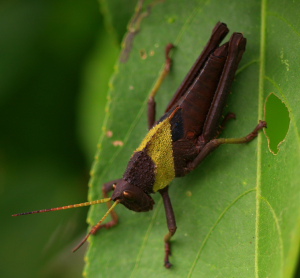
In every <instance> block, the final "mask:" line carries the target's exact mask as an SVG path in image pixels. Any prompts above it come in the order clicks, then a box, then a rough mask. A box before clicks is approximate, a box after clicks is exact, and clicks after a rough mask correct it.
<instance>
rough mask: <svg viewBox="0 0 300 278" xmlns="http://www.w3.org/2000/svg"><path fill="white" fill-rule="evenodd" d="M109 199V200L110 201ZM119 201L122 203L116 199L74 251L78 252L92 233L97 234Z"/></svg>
mask: <svg viewBox="0 0 300 278" xmlns="http://www.w3.org/2000/svg"><path fill="white" fill-rule="evenodd" d="M108 199H110V200H111V198H108ZM110 200H109V201H110ZM118 203H120V201H119V200H116V201H115V202H114V203H113V204H112V206H111V207H110V208H109V209H108V211H107V212H106V213H105V214H104V216H103V217H102V219H101V220H100V221H99V222H98V223H97V224H96V225H95V226H94V227H93V228H92V229H91V230H90V232H89V233H88V234H87V235H86V236H85V237H84V238H83V240H82V241H81V242H80V243H79V244H78V245H77V246H76V247H75V248H74V249H73V252H76V251H77V250H78V249H79V248H80V247H81V246H82V245H83V244H84V243H85V242H86V241H87V239H88V238H89V237H90V235H93V234H95V233H96V232H97V231H98V230H99V228H100V226H101V224H102V222H103V221H104V220H105V219H106V217H107V216H108V215H109V214H110V212H111V211H112V210H113V209H114V207H115V206H116V205H117V204H118Z"/></svg>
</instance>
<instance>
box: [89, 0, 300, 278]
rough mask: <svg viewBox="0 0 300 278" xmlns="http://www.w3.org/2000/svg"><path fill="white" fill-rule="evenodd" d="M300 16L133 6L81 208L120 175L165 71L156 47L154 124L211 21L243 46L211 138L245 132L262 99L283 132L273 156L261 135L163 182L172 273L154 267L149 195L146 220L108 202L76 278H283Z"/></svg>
mask: <svg viewBox="0 0 300 278" xmlns="http://www.w3.org/2000/svg"><path fill="white" fill-rule="evenodd" d="M299 10H300V3H299V2H297V1H278V0H276V1H272V2H271V1H270V2H268V3H267V1H247V2H245V1H228V0H225V1H222V2H220V1H196V0H192V1H146V2H145V3H144V6H143V9H142V10H141V11H140V13H139V14H138V15H136V18H137V19H138V20H137V21H135V22H138V24H136V25H135V26H134V28H133V29H132V30H133V31H131V33H130V34H129V35H128V36H127V39H125V41H124V42H125V46H124V48H123V53H122V55H121V60H122V62H118V64H117V67H116V72H115V75H114V77H113V80H112V82H111V86H110V87H111V89H110V91H109V102H108V106H107V109H106V120H105V123H104V127H103V134H102V136H101V138H100V142H99V145H98V153H97V155H96V160H95V163H94V166H93V169H92V179H91V182H90V187H91V188H90V194H89V199H91V200H94V199H99V198H101V188H102V184H103V183H105V182H107V181H110V180H114V179H117V178H120V177H122V175H123V172H124V170H125V169H126V165H127V163H128V160H129V158H130V156H131V155H132V153H133V151H134V150H135V149H136V148H137V146H138V145H139V143H140V142H141V141H142V139H143V137H144V136H145V135H146V133H147V116H146V115H147V99H148V96H149V93H150V91H151V88H152V87H153V85H154V83H155V81H156V80H157V78H158V76H159V73H160V71H161V70H162V68H163V66H164V49H165V46H166V45H167V44H168V43H170V42H172V43H174V44H175V45H176V49H175V50H174V51H173V52H172V58H173V59H174V63H173V67H172V71H171V73H170V75H169V76H168V77H167V79H166V80H165V82H164V83H163V85H162V87H161V89H160V91H159V93H158V95H157V98H156V100H157V103H158V113H157V114H158V116H161V115H162V113H163V111H164V108H165V107H166V105H167V104H168V101H169V100H170V99H171V97H172V96H173V94H174V92H175V91H176V89H177V87H178V86H179V85H180V83H181V82H182V80H183V78H184V76H185V74H186V73H187V72H188V70H189V69H190V67H191V66H192V64H193V63H194V61H195V60H196V58H197V57H198V56H199V54H200V53H201V51H202V49H203V47H204V45H205V44H206V42H207V41H208V39H209V37H210V34H211V31H212V29H213V27H214V26H215V24H216V22H218V21H222V22H225V23H227V25H228V27H229V28H230V30H231V31H235V32H243V34H244V35H245V37H246V38H247V40H248V44H247V50H246V53H245V55H244V57H243V59H242V62H241V64H240V67H239V70H238V73H237V76H236V80H235V83H234V85H233V87H232V92H233V93H232V95H231V96H230V100H229V102H228V106H229V107H228V110H229V111H232V112H234V113H236V115H237V120H236V121H233V122H230V123H229V124H228V127H227V129H226V130H225V131H224V132H223V134H222V137H241V136H245V135H246V134H248V133H249V132H250V131H252V129H253V128H254V127H255V125H256V124H257V123H258V120H259V119H263V118H264V102H265V99H266V98H267V96H268V95H269V94H270V93H271V92H273V93H276V94H277V96H279V97H280V98H281V100H282V101H283V102H284V103H285V105H286V106H287V108H288V111H289V117H290V126H289V129H288V132H287V135H286V138H285V140H284V142H283V143H282V144H281V147H280V151H279V153H278V154H277V155H274V154H272V153H271V152H270V151H269V149H268V142H267V137H266V136H265V134H264V133H261V134H260V136H259V138H258V139H256V140H254V141H253V142H251V143H250V144H247V145H226V146H222V147H220V148H219V149H218V150H217V151H215V152H214V153H213V154H211V155H210V156H209V157H208V158H207V159H206V160H205V161H204V162H203V163H202V164H201V166H200V167H199V168H198V169H196V170H195V171H194V172H192V173H191V174H189V175H188V176H186V177H184V178H181V179H176V180H175V181H174V182H173V183H172V185H171V186H170V197H171V200H172V203H173V207H174V211H175V215H176V220H177V226H178V229H177V232H176V234H175V236H174V238H173V240H172V243H173V245H172V248H173V252H172V257H171V260H172V263H173V264H174V266H173V268H172V269H171V270H166V269H165V268H164V267H163V258H164V249H163V248H164V243H163V237H164V235H165V234H166V233H167V226H166V221H165V215H164V208H163V205H162V201H161V198H160V196H159V194H156V195H155V196H154V199H155V201H156V205H155V209H154V210H153V211H151V212H148V213H135V212H132V211H129V210H127V209H126V208H124V207H123V206H121V205H119V206H118V207H117V208H116V210H117V212H118V213H119V216H120V224H119V225H118V226H117V227H114V228H113V229H111V230H110V231H104V230H101V231H100V232H99V233H98V234H97V236H93V237H91V239H90V248H89V251H88V253H87V257H86V261H87V264H86V268H85V272H84V274H85V276H86V277H88V278H93V277H154V276H155V277H292V275H293V271H294V268H295V264H296V261H297V252H298V249H299V248H298V247H299V234H300V226H299V223H300V221H299V220H300V208H299V204H300V190H299V181H300V176H299V174H298V171H299V168H300V148H299V128H298V127H299V126H300V125H299V124H300V122H299V121H300V110H299V109H298V106H299V103H300V94H299V93H298V90H299V87H300V85H299V78H298V77H299V64H300V63H299V62H300V61H299V60H300V58H299V55H298V53H299V51H298V50H299V46H300V39H299V34H300V20H299V16H298V11H299ZM228 38H229V36H228V37H227V39H226V40H228ZM124 53H125V54H124ZM124 55H125V56H124ZM124 57H125V58H124ZM108 131H109V132H112V134H113V135H112V137H109V136H107V134H108V133H107V132H108ZM110 134H111V133H110ZM116 142H119V143H120V142H122V144H123V145H122V146H115V145H116ZM106 209H107V208H106V207H105V206H104V205H102V206H94V207H92V208H91V209H90V213H89V216H88V222H89V223H90V224H91V225H94V224H96V223H97V222H98V221H99V220H100V219H101V217H102V216H103V215H104V213H105V211H106Z"/></svg>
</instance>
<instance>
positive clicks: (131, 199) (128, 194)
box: [123, 190, 134, 202]
mask: <svg viewBox="0 0 300 278" xmlns="http://www.w3.org/2000/svg"><path fill="white" fill-rule="evenodd" d="M123 197H124V198H125V199H126V200H127V201H129V202H134V195H133V194H132V193H131V192H130V191H128V190H125V191H123Z"/></svg>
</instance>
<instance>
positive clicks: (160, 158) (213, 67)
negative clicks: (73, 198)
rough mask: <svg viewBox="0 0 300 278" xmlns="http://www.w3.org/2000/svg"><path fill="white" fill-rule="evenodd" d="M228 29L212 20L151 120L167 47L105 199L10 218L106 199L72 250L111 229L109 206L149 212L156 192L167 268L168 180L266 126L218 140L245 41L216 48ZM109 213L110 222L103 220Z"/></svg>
mask: <svg viewBox="0 0 300 278" xmlns="http://www.w3.org/2000/svg"><path fill="white" fill-rule="evenodd" d="M228 32H229V29H228V28H227V26H226V24H224V23H217V25H216V26H215V28H214V29H213V32H212V35H211V38H210V40H209V42H208V44H207V45H206V47H205V48H204V50H203V52H202V54H201V55H200V57H199V58H198V59H197V61H196V62H195V64H194V66H193V67H192V69H191V70H190V72H189V73H188V74H187V76H186V78H185V79H184V81H183V83H182V84H181V86H180V87H179V89H178V90H177V92H176V93H175V95H174V97H173V99H172V100H171V101H170V103H169V105H168V106H167V109H166V111H165V114H164V115H163V116H162V117H161V118H160V119H159V120H158V121H155V114H156V112H155V106H156V104H155V100H154V97H155V95H156V93H157V90H158V88H159V87H160V84H161V82H162V81H163V79H164V78H165V77H166V76H167V74H168V72H169V71H170V67H171V63H172V60H171V58H170V56H169V52H170V50H171V49H172V48H173V45H171V44H170V45H168V46H167V48H166V65H165V69H164V71H163V73H162V75H161V76H160V78H159V80H158V82H157V84H156V86H155V88H154V89H153V91H152V93H151V95H150V98H149V102H148V124H149V132H148V134H147V135H146V137H145V139H144V140H143V141H142V143H141V144H140V146H139V147H138V148H137V149H136V150H135V152H134V153H133V155H132V156H131V158H130V160H129V163H128V166H127V169H126V171H125V173H124V175H123V178H121V179H117V180H114V181H111V182H108V183H106V184H104V187H103V194H104V196H105V199H101V200H96V201H91V202H86V203H82V204H76V205H70V206H64V207H58V208H52V209H45V210H38V211H32V212H27V213H19V214H15V215H13V216H18V215H25V214H33V213H40V212H47V211H54V210H62V209H69V208H75V207H81V206H88V205H93V204H99V203H104V202H110V201H113V202H114V203H113V205H110V203H108V206H109V209H108V211H107V213H106V214H105V215H104V217H103V218H102V219H101V220H100V221H99V222H98V224H96V225H95V226H94V227H92V229H91V231H90V232H89V233H88V234H87V236H86V237H85V238H84V239H83V240H82V242H81V243H80V244H79V245H78V246H77V247H76V248H75V249H74V251H76V250H77V249H78V248H79V247H80V246H81V245H82V244H83V243H84V242H85V241H86V240H87V238H88V237H89V236H90V235H91V234H95V233H96V232H97V231H98V230H99V229H101V228H103V227H105V228H111V227H113V226H115V225H116V224H117V223H118V216H117V214H116V213H115V211H114V210H113V209H114V207H115V206H116V205H117V204H119V203H120V204H123V205H124V206H125V207H127V208H128V209H130V210H133V211H137V212H144V211H149V210H152V208H153V205H154V200H153V199H152V198H151V196H150V194H153V193H155V192H159V193H160V194H161V196H162V198H163V202H164V206H165V211H166V218H167V224H168V229H169V232H168V233H167V234H166V236H165V238H164V241H165V259H164V265H165V267H166V268H170V267H171V266H172V264H171V263H170V261H169V256H170V255H171V243H170V240H171V238H172V236H173V235H174V234H175V232H176V228H177V227H176V221H175V216H174V212H173V208H172V204H171V200H170V197H169V194H168V188H169V185H170V183H171V181H172V180H173V179H174V178H175V177H183V176H185V175H187V174H188V173H190V172H191V171H193V170H194V169H195V168H196V167H197V166H198V165H199V164H200V163H201V162H202V161H203V159H205V157H206V156H208V155H209V154H210V153H211V152H212V151H214V150H215V149H216V148H218V147H219V146H220V145H222V144H242V143H248V142H250V141H251V140H253V139H254V138H255V137H256V136H257V135H258V131H259V130H261V129H262V128H264V127H266V126H267V125H266V122H264V121H260V122H259V124H258V125H257V126H256V127H255V129H254V130H253V131H252V132H251V133H249V134H248V135H246V136H245V137H242V138H228V139H227V138H218V136H219V134H220V133H221V130H222V129H223V128H224V124H225V122H226V121H227V120H229V119H231V118H235V115H234V114H233V113H229V114H228V115H227V116H226V117H225V118H224V120H223V122H222V123H221V125H220V121H221V118H222V111H223V108H224V106H225V103H226V98H227V95H228V94H229V92H230V88H231V85H232V82H233V79H234V76H235V72H236V70H237V67H238V64H239V62H240V60H241V58H242V56H243V53H244V51H245V46H246V39H245V38H244V36H243V35H242V34H241V33H233V35H232V36H231V38H230V40H229V42H227V43H225V44H223V45H221V46H219V44H220V43H221V42H222V40H223V39H224V37H225V36H226V35H227V33H228ZM110 191H113V194H112V196H111V197H108V193H109V192H110ZM109 214H111V216H112V221H110V222H108V223H106V224H102V222H103V221H104V219H105V218H106V217H107V216H108V215H109Z"/></svg>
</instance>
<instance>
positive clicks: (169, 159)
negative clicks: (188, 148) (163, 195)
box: [136, 118, 175, 192]
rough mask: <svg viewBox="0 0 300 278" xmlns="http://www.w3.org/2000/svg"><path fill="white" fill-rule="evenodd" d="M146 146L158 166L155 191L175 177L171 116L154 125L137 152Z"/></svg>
mask: <svg viewBox="0 0 300 278" xmlns="http://www.w3.org/2000/svg"><path fill="white" fill-rule="evenodd" d="M146 147H147V153H148V155H149V156H150V157H151V158H152V160H153V161H154V163H155V166H156V172H155V183H154V186H153V191H154V192H156V191H158V190H160V189H163V188H165V187H166V186H167V185H169V184H170V182H171V181H172V180H173V179H174V178H175V169H174V159H173V148H172V133H171V124H170V118H166V119H165V120H164V121H162V122H160V123H159V124H157V125H156V126H154V127H153V128H152V129H151V130H150V131H149V133H148V134H147V135H146V137H145V139H144V140H143V142H142V143H141V145H140V146H139V147H138V148H137V149H136V152H138V151H143V150H144V149H145V148H146Z"/></svg>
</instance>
